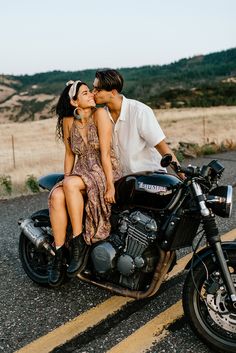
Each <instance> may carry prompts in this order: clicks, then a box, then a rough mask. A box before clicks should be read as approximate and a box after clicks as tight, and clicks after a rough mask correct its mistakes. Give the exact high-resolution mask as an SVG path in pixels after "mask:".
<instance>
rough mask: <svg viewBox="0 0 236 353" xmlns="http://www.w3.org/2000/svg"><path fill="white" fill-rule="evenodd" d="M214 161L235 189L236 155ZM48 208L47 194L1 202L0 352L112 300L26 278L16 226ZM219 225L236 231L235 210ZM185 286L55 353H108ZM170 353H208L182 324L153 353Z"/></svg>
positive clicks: (165, 291) (79, 287) (175, 283)
mask: <svg viewBox="0 0 236 353" xmlns="http://www.w3.org/2000/svg"><path fill="white" fill-rule="evenodd" d="M213 158H214V159H216V158H218V159H219V160H221V161H222V163H223V164H224V166H225V169H226V170H225V173H224V176H223V178H222V184H226V183H229V184H234V185H236V153H235V152H230V153H224V154H220V155H217V156H216V155H214V156H213ZM213 158H212V157H207V158H200V159H196V160H192V161H191V163H192V164H196V165H200V164H202V163H204V164H206V163H207V162H209V161H210V160H211V159H213ZM186 163H187V162H186V161H185V162H184V164H185V165H186ZM234 190H235V189H234ZM235 194H236V193H235V192H234V201H236V195H235ZM46 207H47V193H40V194H38V195H35V196H27V197H20V198H16V199H12V200H3V201H0V240H1V243H0V244H1V246H0V298H1V300H0V352H4V353H10V352H15V351H16V350H17V349H19V348H21V347H23V346H25V345H26V344H28V343H29V342H31V341H33V340H35V339H36V338H38V337H40V336H43V335H45V334H47V333H48V332H49V331H52V330H54V329H55V328H56V327H58V326H60V325H62V324H63V323H65V322H68V321H69V320H71V319H73V318H74V317H76V316H78V315H80V314H81V313H84V312H86V311H87V310H89V309H91V308H92V307H94V306H96V305H98V304H99V303H102V302H103V301H105V300H106V299H108V298H110V297H111V296H112V294H110V293H109V292H106V291H104V290H101V289H98V288H96V287H93V286H89V285H87V284H85V283H82V282H80V281H79V280H78V279H73V280H71V281H70V282H68V283H66V284H64V285H63V286H62V287H61V288H59V289H48V288H44V287H39V286H37V285H36V284H34V283H33V282H32V281H31V280H30V279H29V278H28V277H27V276H26V274H25V273H24V271H23V269H22V267H21V263H20V260H19V256H18V239H19V229H18V225H17V220H18V219H19V218H20V217H27V216H29V215H30V214H31V213H33V212H35V211H36V210H39V209H41V208H46ZM218 225H219V229H220V232H221V233H225V232H227V231H229V230H231V229H234V228H236V209H235V208H234V209H233V214H232V217H231V218H230V219H221V220H219V222H218ZM182 254H183V253H179V254H178V255H179V256H182ZM183 280H184V275H181V276H179V277H178V278H176V279H173V280H171V281H169V282H168V283H167V284H165V285H164V286H163V287H162V288H161V290H160V294H159V295H158V296H156V297H154V298H152V299H149V300H144V301H141V302H138V304H137V302H134V303H131V304H130V305H128V306H127V307H126V308H125V310H123V311H122V312H121V313H119V314H117V315H115V316H114V317H112V318H110V319H109V320H107V321H106V322H104V323H102V324H101V325H99V326H98V327H96V328H94V329H91V330H89V331H88V332H85V334H83V335H82V336H81V337H79V338H77V339H75V340H73V341H72V342H70V343H68V344H67V345H66V346H64V347H63V348H60V349H56V350H54V351H55V352H76V353H90V352H96V353H102V352H106V351H107V350H108V349H110V348H111V347H112V346H114V345H115V344H117V343H118V342H119V341H121V340H123V339H124V338H125V337H127V336H128V335H130V334H131V333H132V332H134V331H135V330H137V329H138V328H139V327H141V326H142V325H144V324H145V323H147V322H148V321H149V320H150V319H152V318H154V317H156V316H157V315H158V314H159V313H161V312H162V311H163V310H165V309H166V308H168V307H169V306H171V305H172V304H174V303H175V302H176V301H177V300H179V299H181V293H182V284H183ZM170 351H171V352H178V353H186V352H192V353H195V352H196V353H197V352H199V351H201V353H209V352H210V350H209V349H208V348H207V347H206V346H205V345H204V344H203V343H202V342H200V341H199V340H198V338H196V337H195V335H194V334H193V333H192V331H191V330H190V328H189V327H188V325H187V323H186V322H185V320H184V319H181V320H178V321H177V322H176V323H175V324H173V325H171V326H170V327H169V334H168V336H166V337H165V338H164V339H163V340H162V341H161V343H159V344H158V345H156V346H154V347H152V348H151V350H150V352H155V353H161V352H170Z"/></svg>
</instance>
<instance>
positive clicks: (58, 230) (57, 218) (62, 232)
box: [50, 186, 68, 247]
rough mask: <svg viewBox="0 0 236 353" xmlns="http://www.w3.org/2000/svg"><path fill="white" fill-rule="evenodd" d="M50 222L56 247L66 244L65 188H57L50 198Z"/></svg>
mask: <svg viewBox="0 0 236 353" xmlns="http://www.w3.org/2000/svg"><path fill="white" fill-rule="evenodd" d="M50 221H51V226H52V233H53V236H54V242H55V247H60V246H62V245H63V244H64V243H65V239H66V228H67V223H68V214H67V210H66V199H65V194H64V191H63V187H62V186H61V187H58V188H56V189H55V190H54V191H53V192H52V195H51V197H50Z"/></svg>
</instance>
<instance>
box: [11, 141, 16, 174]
mask: <svg viewBox="0 0 236 353" xmlns="http://www.w3.org/2000/svg"><path fill="white" fill-rule="evenodd" d="M11 145H12V158H13V167H14V169H16V159H15V145H14V136H13V135H11Z"/></svg>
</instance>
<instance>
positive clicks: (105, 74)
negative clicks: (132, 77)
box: [95, 69, 124, 93]
mask: <svg viewBox="0 0 236 353" xmlns="http://www.w3.org/2000/svg"><path fill="white" fill-rule="evenodd" d="M95 77H96V78H97V79H98V81H99V82H98V87H97V88H98V89H105V90H106V91H111V90H113V89H116V90H117V91H118V92H119V93H120V92H121V91H122V88H123V83H124V79H123V77H122V76H121V74H120V73H119V72H118V71H116V70H112V69H108V70H99V71H97V72H96V74H95Z"/></svg>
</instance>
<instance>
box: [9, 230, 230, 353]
mask: <svg viewBox="0 0 236 353" xmlns="http://www.w3.org/2000/svg"><path fill="white" fill-rule="evenodd" d="M235 238H236V229H234V230H232V231H231V232H228V233H226V234H224V236H222V240H224V241H232V240H235ZM191 257H192V254H188V255H186V256H184V257H182V258H181V259H180V260H179V261H178V263H177V265H176V266H175V267H174V269H173V270H172V271H171V273H170V274H169V275H168V280H169V279H170V278H172V277H174V276H177V275H178V274H179V273H181V272H182V271H183V269H184V267H185V265H186V264H187V263H188V261H189V260H190V259H191ZM132 301H134V299H131V298H124V297H119V296H113V297H111V298H110V299H108V300H106V301H104V302H103V303H101V304H99V305H97V306H96V307H94V308H92V309H90V310H88V311H86V312H85V313H83V314H81V315H80V316H78V317H76V318H74V319H73V320H71V321H69V322H67V323H66V324H64V325H62V326H60V327H58V328H56V329H55V330H53V331H51V332H49V333H48V334H46V335H45V336H42V337H40V338H38V339H36V340H35V341H33V342H31V343H29V344H28V345H26V346H25V347H23V348H21V349H20V350H18V351H17V352H15V353H49V352H51V351H52V350H53V349H55V348H56V347H59V346H61V345H63V344H65V343H66V342H69V341H70V340H72V339H73V338H75V337H76V336H79V335H80V334H81V333H83V332H85V331H87V330H88V329H89V328H92V327H94V326H96V325H98V324H99V323H101V322H102V321H104V320H106V318H108V317H109V316H111V315H114V314H116V313H117V312H118V311H120V310H122V308H124V307H125V306H126V305H127V304H128V303H130V302H132ZM182 315H183V309H182V304H181V300H179V301H178V302H177V303H175V304H174V305H172V306H171V307H170V308H168V309H167V310H165V311H164V312H162V313H161V314H159V315H158V316H157V317H156V318H154V319H152V320H150V321H149V322H148V323H146V324H145V325H144V326H142V327H141V328H140V329H138V330H137V331H135V332H134V333H133V334H131V335H130V336H128V337H127V338H126V339H124V340H123V341H121V342H120V343H118V344H117V345H115V346H114V347H112V348H111V349H110V350H109V351H107V353H108V352H109V353H118V352H119V353H120V352H127V353H142V352H145V350H147V349H149V348H150V347H151V346H152V345H153V344H154V343H156V342H157V341H158V340H159V339H160V338H162V337H163V335H165V334H166V332H167V331H166V329H167V327H168V326H169V325H170V324H172V323H173V322H174V321H176V320H178V319H179V318H180V317H181V316H182Z"/></svg>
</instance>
